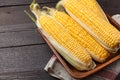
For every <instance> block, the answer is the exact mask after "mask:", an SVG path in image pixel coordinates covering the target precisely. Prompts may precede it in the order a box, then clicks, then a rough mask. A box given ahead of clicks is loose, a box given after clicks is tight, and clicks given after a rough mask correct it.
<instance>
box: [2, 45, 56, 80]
mask: <svg viewBox="0 0 120 80" xmlns="http://www.w3.org/2000/svg"><path fill="white" fill-rule="evenodd" d="M52 54H53V53H52V52H51V50H50V49H49V47H48V46H47V45H46V44H44V45H35V46H23V47H14V48H4V49H0V79H6V80H7V79H9V80H10V79H12V80H13V79H17V80H19V79H20V80H21V78H22V79H23V80H24V79H25V78H26V79H30V80H31V79H32V78H39V79H40V80H51V79H52V80H55V79H53V78H51V77H50V76H48V74H47V73H46V72H45V71H44V70H43V69H44V67H45V65H46V64H47V62H48V60H49V59H50V57H51V56H52ZM26 79H25V80H26Z"/></svg>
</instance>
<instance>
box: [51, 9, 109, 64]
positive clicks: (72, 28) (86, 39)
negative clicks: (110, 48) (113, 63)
mask: <svg viewBox="0 0 120 80" xmlns="http://www.w3.org/2000/svg"><path fill="white" fill-rule="evenodd" d="M53 17H54V18H55V19H56V20H57V21H58V22H60V23H61V24H62V25H63V26H64V27H65V29H67V30H68V32H69V33H70V34H71V35H72V36H73V37H74V38H75V39H76V40H78V41H79V43H80V44H81V45H82V46H83V47H84V48H86V49H87V50H88V51H90V54H91V56H92V57H93V59H94V60H96V61H98V62H104V61H105V60H106V58H108V56H109V53H108V52H107V51H106V50H105V49H104V48H103V47H102V46H101V45H99V44H98V43H97V42H96V41H95V40H94V39H93V38H92V36H91V35H89V34H88V32H87V31H86V30H84V29H83V28H82V27H81V26H80V25H79V24H78V23H77V22H76V21H74V20H73V19H72V18H71V17H70V16H68V15H67V14H65V13H64V12H60V11H55V12H54V13H53Z"/></svg>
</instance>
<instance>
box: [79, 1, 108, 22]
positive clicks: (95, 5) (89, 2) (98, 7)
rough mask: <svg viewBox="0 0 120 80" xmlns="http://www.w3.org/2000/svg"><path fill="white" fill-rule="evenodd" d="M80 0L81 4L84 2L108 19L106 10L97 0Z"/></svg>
mask: <svg viewBox="0 0 120 80" xmlns="http://www.w3.org/2000/svg"><path fill="white" fill-rule="evenodd" d="M78 1H79V4H83V5H84V6H86V7H87V8H90V9H91V11H93V12H95V13H96V14H97V15H98V16H100V17H101V18H103V19H104V20H106V21H108V19H107V17H106V15H105V13H104V11H103V10H102V8H101V7H100V5H99V4H98V2H97V1H96V0H78ZM108 22H109V21H108Z"/></svg>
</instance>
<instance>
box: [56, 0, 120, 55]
mask: <svg viewBox="0 0 120 80" xmlns="http://www.w3.org/2000/svg"><path fill="white" fill-rule="evenodd" d="M80 1H82V0H62V1H61V2H60V3H61V4H60V6H61V5H63V7H64V8H65V10H66V12H67V13H68V14H69V15H70V16H71V17H72V18H73V19H74V20H76V21H77V22H78V23H79V24H80V25H81V26H82V27H83V28H84V29H85V30H86V31H88V32H89V34H91V35H92V36H93V37H94V38H95V39H96V41H98V42H99V43H100V44H101V45H102V46H103V47H104V48H106V49H107V50H108V51H110V52H113V53H114V52H117V50H118V49H119V48H120V45H119V44H120V32H119V31H118V30H117V29H116V28H115V27H114V26H112V25H111V24H110V23H108V22H107V21H105V20H104V19H103V18H101V17H100V16H98V15H96V14H95V13H94V12H93V11H91V9H89V8H88V7H86V6H85V5H84V4H82V3H81V4H79V3H80ZM58 6H59V5H58Z"/></svg>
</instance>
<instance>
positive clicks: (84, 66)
mask: <svg viewBox="0 0 120 80" xmlns="http://www.w3.org/2000/svg"><path fill="white" fill-rule="evenodd" d="M31 8H32V9H31V10H32V12H33V13H34V14H35V16H36V17H37V23H36V24H37V26H38V28H39V29H41V31H42V33H43V34H44V35H45V36H46V38H47V39H48V40H49V41H50V43H51V44H52V45H53V46H54V48H55V49H56V50H57V51H58V52H59V53H60V54H61V55H62V56H63V57H64V58H65V59H66V60H67V61H68V62H69V63H70V64H71V65H72V66H74V67H75V68H76V69H78V70H89V69H92V68H94V67H95V63H94V62H93V61H92V59H91V57H90V55H89V54H88V52H87V51H86V50H85V49H84V48H83V47H82V46H81V45H80V44H79V43H78V42H77V41H76V40H75V39H74V38H73V37H72V36H71V35H69V34H68V32H67V31H66V30H65V29H64V28H62V25H61V24H60V23H58V22H57V21H56V20H54V19H53V18H52V17H51V16H48V15H47V14H42V13H41V12H40V10H39V8H38V4H32V7H31Z"/></svg>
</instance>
